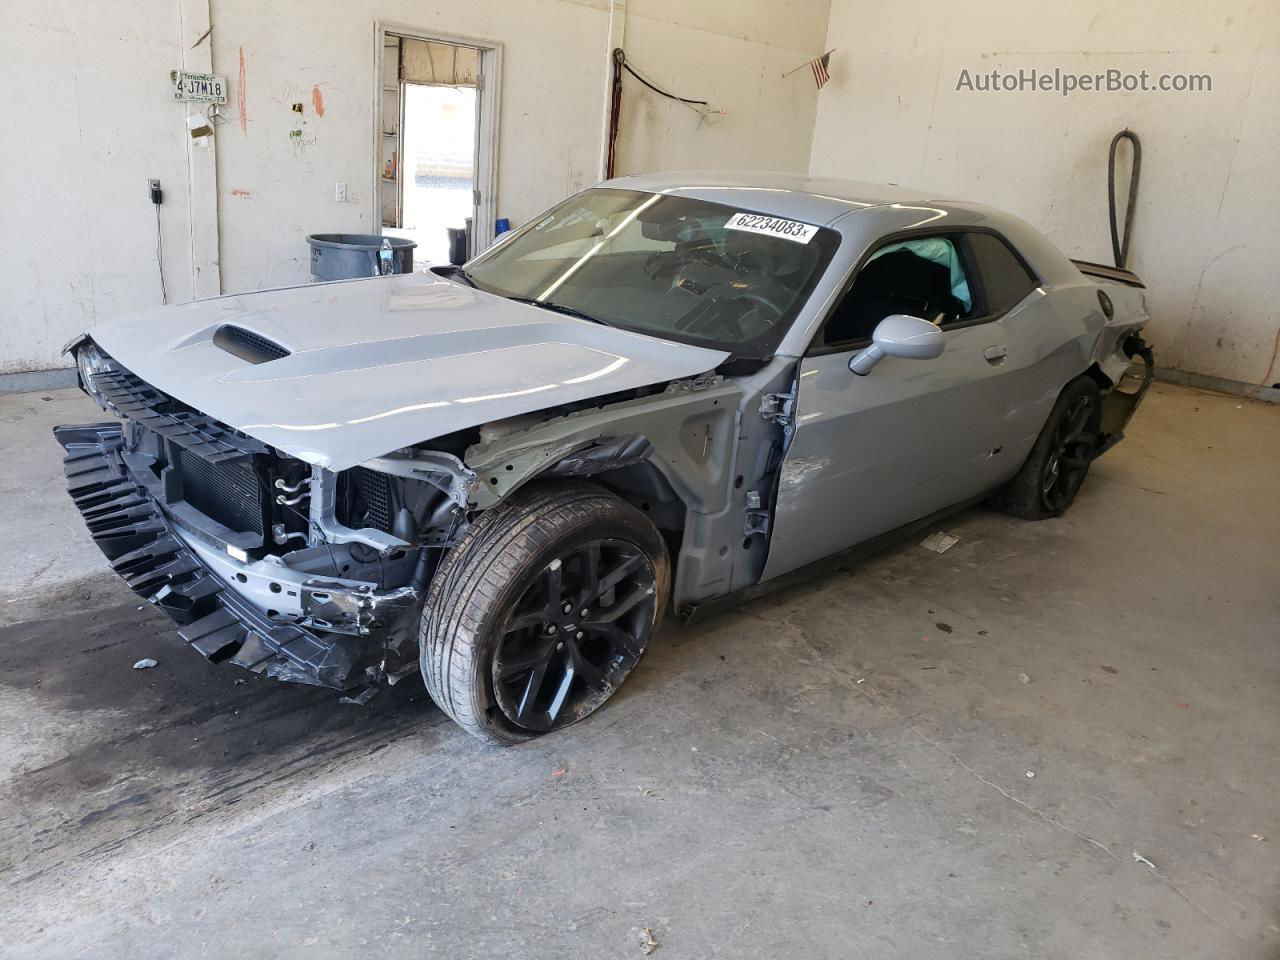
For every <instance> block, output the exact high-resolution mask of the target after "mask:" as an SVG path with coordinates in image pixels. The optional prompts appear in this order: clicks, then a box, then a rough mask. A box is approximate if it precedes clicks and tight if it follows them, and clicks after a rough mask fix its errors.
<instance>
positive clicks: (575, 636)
mask: <svg viewBox="0 0 1280 960" xmlns="http://www.w3.org/2000/svg"><path fill="white" fill-rule="evenodd" d="M585 636H586V634H585V633H583V632H582V631H581V630H579V631H578V632H577V633H576V634H575V635H574V637H573V639H575V640H581V639H582V638H583V637H585Z"/></svg>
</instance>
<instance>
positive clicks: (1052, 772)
mask: <svg viewBox="0 0 1280 960" xmlns="http://www.w3.org/2000/svg"><path fill="white" fill-rule="evenodd" d="M45 396H50V397H52V399H50V400H43V399H41V396H40V395H24V396H18V397H0V438H2V444H3V450H4V451H5V457H4V463H3V465H0V475H2V476H3V486H2V489H0V492H3V497H2V498H0V530H3V531H4V532H5V534H6V535H7V541H8V542H7V552H8V556H9V557H10V558H11V561H10V563H8V564H6V568H7V570H8V573H9V576H8V582H7V584H6V588H7V590H8V592H7V593H6V594H4V595H3V596H0V618H3V622H4V623H5V624H6V625H5V626H3V627H0V770H3V773H2V774H0V778H2V779H0V883H2V884H3V887H4V891H5V893H4V896H2V897H0V954H3V955H4V956H5V957H6V958H14V960H20V958H40V960H48V958H56V957H73V956H87V955H92V956H95V957H122V958H123V957H128V958H131V960H142V958H151V957H155V958H171V957H174V956H184V957H185V956H193V957H194V956H208V957H214V956H216V957H220V958H221V957H232V958H234V957H253V958H256V957H272V958H290V957H321V956H322V957H346V956H351V957H357V956H358V957H365V956H371V955H377V956H392V957H400V956H404V957H415V958H418V957H422V956H426V955H432V954H438V955H441V956H449V957H485V958H492V957H532V958H542V957H554V958H557V960H563V958H577V957H581V958H590V960H598V958H607V957H637V956H643V955H644V954H643V951H642V949H641V939H640V938H641V936H642V934H641V931H642V930H643V928H646V927H648V928H650V929H651V930H652V932H653V936H654V937H655V939H656V940H657V942H658V943H659V944H660V946H659V947H658V949H657V952H656V955H657V956H668V957H673V958H698V957H725V958H734V960H738V958H746V957H768V958H778V957H804V958H806V960H807V958H826V957H833V958H834V957H859V958H880V957H883V958H903V957H911V958H913V960H914V958H933V957H937V958H949V960H950V958H968V957H972V958H982V960H993V958H1003V957H1034V958H1037V960H1044V958H1071V960H1078V958H1100V957H1116V958H1124V960H1129V958H1134V957H1162V958H1164V957H1177V958H1185V957H1202V958H1211V957H1212V958H1217V960H1224V958H1246V957H1247V958H1258V957H1264V956H1266V957H1274V956H1277V955H1278V954H1280V927H1278V924H1280V869H1277V867H1278V858H1277V852H1278V851H1280V822H1278V820H1280V803H1278V802H1277V800H1276V797H1277V795H1278V793H1280V733H1278V729H1280V726H1278V724H1277V719H1278V717H1277V714H1278V708H1280V564H1277V561H1276V554H1277V548H1280V510H1277V506H1276V494H1277V491H1278V489H1280V487H1278V486H1277V479H1276V478H1277V476H1280V408H1277V407H1274V406H1269V405H1266V404H1261V403H1251V402H1241V401H1239V400H1237V399H1234V398H1227V397H1223V396H1218V395H1213V394H1206V393H1198V392H1196V391H1193V390H1188V389H1185V388H1177V387H1169V386H1157V387H1156V388H1155V389H1154V391H1153V394H1152V396H1151V397H1150V399H1149V400H1148V402H1147V404H1146V405H1145V406H1144V407H1143V409H1142V410H1141V411H1140V412H1139V414H1138V417H1137V420H1136V421H1135V423H1134V424H1133V427H1132V430H1131V435H1130V439H1129V440H1128V441H1127V442H1126V443H1124V444H1122V445H1121V446H1120V447H1119V448H1117V449H1116V450H1115V451H1113V452H1111V453H1109V454H1108V455H1107V456H1106V457H1105V458H1104V459H1103V460H1101V461H1100V462H1099V463H1098V464H1097V465H1096V466H1095V469H1094V472H1093V474H1092V477H1091V479H1090V480H1089V482H1088V484H1087V485H1086V487H1085V489H1084V491H1083V492H1082V495H1081V499H1080V500H1079V501H1078V503H1077V504H1076V506H1075V508H1074V509H1073V510H1072V512H1071V513H1070V514H1069V515H1068V516H1067V517H1066V518H1064V519H1062V520H1059V521H1050V522H1046V523H1040V524H1026V523H1019V522H1016V521H1014V520H1011V519H1009V518H1007V517H1004V516H1001V515H998V514H995V513H991V512H989V511H986V510H981V509H978V510H972V511H969V512H967V513H964V514H962V515H960V516H958V517H956V518H954V519H953V520H952V521H950V522H948V523H947V524H946V528H947V529H948V530H950V531H952V532H954V533H956V534H959V535H960V537H961V540H960V542H959V543H958V544H957V545H956V546H955V547H953V548H952V549H951V550H950V551H948V552H947V553H945V554H942V555H938V554H934V553H931V552H929V551H927V550H924V549H923V548H920V547H919V546H916V545H914V544H911V545H907V546H904V547H902V548H900V549H897V550H895V551H893V552H890V553H888V554H885V555H882V556H881V557H879V558H877V559H875V560H872V561H869V562H866V563H863V564H861V565H859V566H857V567H856V568H853V569H850V570H847V571H843V572H838V573H835V574H833V575H830V576H828V577H826V578H825V579H822V580H819V581H815V582H813V583H811V584H808V585H806V586H803V587H799V588H796V589H792V590H789V591H787V592H785V593H780V594H776V595H774V596H772V597H769V598H765V599H763V600H759V601H757V602H755V603H753V604H751V605H749V606H747V607H745V608H743V609H741V610H738V611H736V612H732V613H728V614H726V615H724V616H722V617H720V618H718V619H715V620H711V621H708V622H707V623H705V624H703V625H700V626H697V627H693V628H677V627H670V628H668V629H667V630H666V631H665V632H664V634H663V635H662V636H661V637H660V638H658V640H657V641H656V642H655V647H654V648H653V649H652V650H651V652H650V654H649V656H648V657H647V658H646V659H645V661H644V663H643V664H642V665H641V666H640V668H639V669H638V670H637V671H636V673H635V674H634V675H633V677H632V679H631V680H630V681H629V682H628V684H627V686H626V687H625V688H624V689H623V691H622V692H621V693H620V695H619V697H618V698H617V699H616V700H615V702H614V703H613V704H611V705H610V706H609V707H608V708H607V709H605V710H604V711H603V712H602V713H601V714H600V715H598V716H597V717H595V718H593V719H592V720H590V721H588V722H587V723H585V724H582V725H580V726H578V727H576V728H573V729H571V730H569V731H567V732H565V733H563V734H561V735H558V736H553V737H550V738H545V739H543V740H540V741H536V742H534V743H531V744H529V745H526V746H524V747H520V748H517V749H511V750H506V751H501V750H489V749H484V748H482V747H480V746H479V745H477V744H476V743H475V742H473V741H472V740H470V739H469V738H467V737H466V736H465V735H464V734H462V733H460V732H459V731H458V730H456V729H455V728H454V727H452V726H451V725H450V724H449V723H448V722H446V721H445V720H444V719H443V718H442V716H441V714H440V713H439V712H438V711H437V710H436V709H435V708H434V707H433V706H431V704H430V703H429V701H428V700H427V698H426V697H425V695H424V694H423V693H422V692H421V691H420V689H419V690H415V689H410V688H411V687H412V685H411V684H404V685H401V686H400V687H399V688H396V689H395V690H393V691H391V692H390V693H389V694H386V695H382V696H380V697H379V698H377V699H375V700H374V701H373V703H371V704H370V705H369V706H368V707H366V708H356V707H349V706H341V705H339V704H338V703H337V702H336V698H335V697H333V696H332V695H331V694H328V693H325V692H322V691H314V690H307V689H300V688H296V687H289V686H285V685H279V684H276V683H274V682H272V681H264V680H261V679H259V678H257V677H254V676H252V675H249V674H245V673H242V672H239V671H236V670H234V669H232V668H229V667H213V666H210V665H209V664H207V663H206V662H204V661H203V660H201V659H200V658H199V657H197V656H195V655H194V654H192V653H190V652H189V651H187V650H184V649H182V648H181V645H180V643H179V641H177V639H176V638H175V637H174V635H173V633H172V631H171V629H170V627H169V625H168V623H167V621H165V620H164V619H163V618H161V617H160V616H158V615H156V614H153V613H152V612H151V611H150V609H140V608H139V605H138V602H137V600H136V598H134V597H133V595H132V594H131V593H129V592H128V591H127V590H125V589H124V587H123V586H122V585H120V584H118V583H116V582H115V581H114V579H113V578H112V577H111V576H110V575H104V574H103V570H104V569H105V564H104V562H103V561H102V559H101V558H100V556H99V555H98V553H97V552H96V550H94V549H92V548H91V547H89V546H87V545H86V541H85V537H84V536H83V534H82V533H81V528H80V523H79V520H78V518H77V517H76V516H75V515H74V514H73V512H72V509H71V506H70V504H69V502H68V501H67V500H66V498H65V496H64V494H63V492H62V488H61V483H60V479H58V466H57V458H56V455H55V454H56V450H55V447H54V445H53V443H52V440H51V439H50V438H49V437H48V436H47V426H48V424H49V423H52V422H54V421H57V420H60V419H68V420H73V421H74V420H92V419H96V417H95V413H96V411H95V410H94V408H91V407H90V406H89V405H88V404H87V403H86V402H84V401H83V400H81V399H80V398H79V397H77V396H76V395H74V394H72V393H70V392H60V393H54V394H46V395H45ZM143 656H153V657H155V658H156V659H158V660H159V661H160V666H159V667H158V668H156V669H154V670H150V671H146V672H135V671H134V670H132V669H131V665H132V664H133V662H134V661H135V660H137V659H139V658H140V657H143ZM1033 775H1034V776H1033ZM1264 838H1265V839H1264ZM1138 856H1142V857H1144V858H1146V862H1143V861H1138V860H1137V857H1138Z"/></svg>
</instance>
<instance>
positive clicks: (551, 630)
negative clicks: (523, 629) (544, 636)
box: [547, 623, 556, 636]
mask: <svg viewBox="0 0 1280 960" xmlns="http://www.w3.org/2000/svg"><path fill="white" fill-rule="evenodd" d="M555 632H556V625H555V624H554V623H552V624H549V625H548V626H547V633H549V634H551V635H552V636H554V635H555Z"/></svg>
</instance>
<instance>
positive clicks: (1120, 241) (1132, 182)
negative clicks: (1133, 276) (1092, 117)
mask: <svg viewBox="0 0 1280 960" xmlns="http://www.w3.org/2000/svg"><path fill="white" fill-rule="evenodd" d="M1121 140H1128V141H1129V144H1130V146H1131V147H1132V148H1133V158H1132V160H1131V165H1130V172H1129V200H1128V202H1127V203H1126V204H1125V210H1124V237H1123V238H1121V236H1120V230H1119V225H1118V224H1117V223H1116V148H1117V147H1119V146H1120V141H1121ZM1141 172H1142V141H1141V140H1139V139H1138V135H1137V134H1136V133H1134V132H1133V131H1132V130H1130V129H1128V128H1127V127H1126V128H1125V129H1124V130H1121V131H1120V132H1119V133H1117V134H1116V135H1115V136H1114V137H1112V138H1111V149H1110V150H1109V151H1108V152H1107V207H1108V212H1109V214H1110V217H1111V254H1112V256H1113V257H1115V261H1116V266H1117V267H1120V268H1121V269H1127V268H1128V263H1129V237H1130V236H1131V235H1132V233H1133V211H1134V208H1135V207H1136V206H1137V205H1138V175H1139V174H1140V173H1141Z"/></svg>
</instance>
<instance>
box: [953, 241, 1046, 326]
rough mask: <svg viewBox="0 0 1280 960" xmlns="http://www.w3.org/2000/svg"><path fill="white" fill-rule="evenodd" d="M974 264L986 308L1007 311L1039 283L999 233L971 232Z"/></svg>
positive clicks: (997, 311)
mask: <svg viewBox="0 0 1280 960" xmlns="http://www.w3.org/2000/svg"><path fill="white" fill-rule="evenodd" d="M968 240H969V248H970V250H971V251H972V252H973V261H974V266H975V267H976V268H977V270H978V276H979V277H980V278H981V279H982V290H983V293H984V294H985V295H986V296H985V301H986V303H985V306H986V312H987V313H988V314H993V313H1006V312H1008V311H1009V310H1012V309H1013V308H1014V307H1015V306H1017V305H1018V303H1019V301H1021V300H1022V298H1023V297H1025V296H1026V295H1027V294H1028V293H1030V292H1031V291H1032V290H1034V289H1035V288H1036V287H1038V286H1039V285H1040V281H1038V280H1037V279H1036V278H1035V277H1034V276H1033V275H1032V274H1031V272H1030V271H1029V270H1028V269H1027V268H1026V267H1024V266H1023V265H1022V261H1020V260H1019V259H1018V258H1017V257H1016V256H1014V254H1013V251H1012V250H1010V249H1009V247H1008V245H1007V244H1006V243H1005V242H1004V241H1003V240H1001V239H1000V238H999V237H996V236H993V235H992V234H989V233H971V234H969V235H968Z"/></svg>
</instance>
